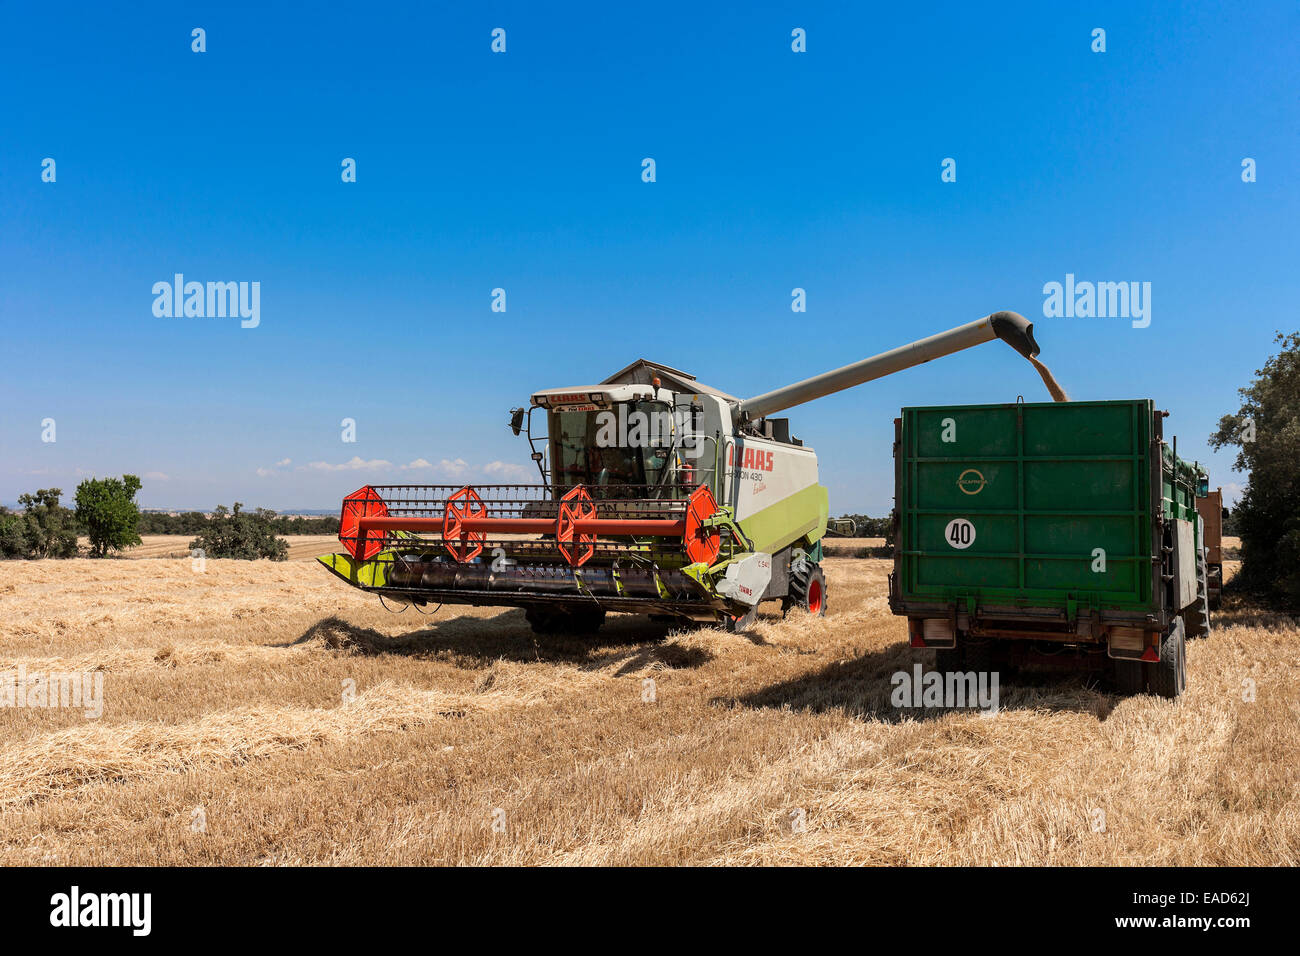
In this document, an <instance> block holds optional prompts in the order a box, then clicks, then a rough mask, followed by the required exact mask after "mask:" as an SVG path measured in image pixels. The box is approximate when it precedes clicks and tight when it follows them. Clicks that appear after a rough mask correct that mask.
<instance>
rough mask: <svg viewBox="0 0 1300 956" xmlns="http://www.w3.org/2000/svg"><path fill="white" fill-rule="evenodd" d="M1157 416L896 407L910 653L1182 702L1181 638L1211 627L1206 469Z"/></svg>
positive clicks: (901, 580) (945, 664) (900, 565)
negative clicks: (1106, 677)
mask: <svg viewBox="0 0 1300 956" xmlns="http://www.w3.org/2000/svg"><path fill="white" fill-rule="evenodd" d="M1163 416H1164V413H1162V412H1158V411H1157V410H1156V409H1155V406H1154V404H1153V403H1152V402H1151V401H1150V400H1145V399H1144V400H1134V401H1106V402H1068V403H1059V402H1056V403H1020V402H1017V403H1012V404H1002V405H959V406H940V407H928V408H905V409H903V411H902V416H901V418H899V419H898V420H896V422H895V479H896V494H895V501H896V507H895V516H894V520H895V522H896V525H895V553H894V572H893V574H892V575H891V576H890V598H889V599H890V607H891V609H892V610H893V611H894V613H895V614H899V615H904V616H906V617H907V618H908V631H909V637H910V640H911V643H912V645H913V646H914V647H927V648H934V649H935V650H936V651H937V653H938V662H939V665H940V667H941V668H942V669H960V668H963V667H970V668H972V669H976V670H982V669H988V668H989V667H991V666H992V665H993V664H994V663H995V662H998V661H1004V660H1005V661H1012V662H1015V663H1036V664H1049V665H1056V666H1061V667H1087V666H1098V665H1100V666H1104V667H1106V668H1108V669H1109V670H1111V671H1112V673H1113V674H1114V676H1115V678H1116V681H1117V683H1119V684H1120V685H1121V687H1122V688H1123V689H1124V690H1125V691H1127V692H1138V691H1141V690H1144V689H1147V688H1150V689H1151V690H1152V691H1154V692H1156V693H1159V694H1162V695H1165V696H1170V697H1173V696H1177V695H1178V694H1179V693H1181V691H1182V689H1183V687H1184V685H1185V682H1186V676H1185V674H1186V672H1185V640H1186V638H1187V637H1189V636H1196V635H1199V634H1200V633H1201V632H1202V630H1205V631H1206V632H1208V617H1207V616H1205V615H1204V613H1203V612H1204V602H1205V584H1204V578H1203V577H1202V576H1200V575H1199V574H1198V562H1197V556H1198V554H1199V551H1200V547H1201V545H1200V533H1199V530H1198V521H1197V513H1196V505H1195V502H1196V496H1197V493H1198V490H1200V489H1201V486H1203V484H1204V476H1203V475H1202V474H1201V473H1200V470H1199V468H1198V467H1197V466H1195V465H1192V464H1189V463H1187V462H1183V461H1180V460H1178V459H1177V458H1176V456H1175V454H1174V452H1173V449H1172V448H1171V447H1170V446H1169V445H1168V444H1166V443H1165V442H1164V440H1163V433H1162V432H1163V430H1162V421H1163ZM1202 617H1206V619H1205V621H1204V623H1203V622H1202ZM1189 630H1190V631H1191V632H1192V633H1190V634H1189V633H1188V631H1189Z"/></svg>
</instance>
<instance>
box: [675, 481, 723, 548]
mask: <svg viewBox="0 0 1300 956" xmlns="http://www.w3.org/2000/svg"><path fill="white" fill-rule="evenodd" d="M717 510H718V503H717V501H715V500H714V498H713V492H711V491H709V486H708V485H700V487H698V488H696V489H695V490H694V491H692V492H691V497H690V498H689V499H688V500H687V502H686V535H685V537H684V539H683V544H685V546H686V556H687V557H688V558H690V559H691V560H692V561H693V562H695V563H697V564H713V562H714V561H716V560H718V554H719V553H720V552H721V551H722V534H721V533H720V532H719V531H718V529H717V528H706V527H704V519H705V518H711V517H712V516H713V515H714V514H715V513H716V512H717Z"/></svg>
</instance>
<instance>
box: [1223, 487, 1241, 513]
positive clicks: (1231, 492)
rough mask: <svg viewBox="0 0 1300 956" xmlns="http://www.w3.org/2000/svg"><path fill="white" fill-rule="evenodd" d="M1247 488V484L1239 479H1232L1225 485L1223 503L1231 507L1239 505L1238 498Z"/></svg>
mask: <svg viewBox="0 0 1300 956" xmlns="http://www.w3.org/2000/svg"><path fill="white" fill-rule="evenodd" d="M1245 490H1246V486H1245V485H1243V484H1242V483H1241V482H1238V481H1230V482H1228V483H1227V484H1225V485H1224V486H1223V503H1224V504H1225V505H1227V506H1228V507H1229V508H1235V507H1237V499H1239V498H1240V497H1241V493H1242V492H1243V491H1245Z"/></svg>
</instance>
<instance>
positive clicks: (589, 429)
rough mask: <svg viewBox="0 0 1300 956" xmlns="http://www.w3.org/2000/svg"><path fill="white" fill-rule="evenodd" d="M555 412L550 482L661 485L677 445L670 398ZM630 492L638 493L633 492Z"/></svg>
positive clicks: (563, 484)
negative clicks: (552, 463) (674, 439)
mask: <svg viewBox="0 0 1300 956" xmlns="http://www.w3.org/2000/svg"><path fill="white" fill-rule="evenodd" d="M552 416H553V417H552V422H553V424H552V428H551V433H552V434H553V435H554V436H555V450H554V453H553V455H554V457H553V460H554V462H555V469H554V475H553V477H552V481H553V482H554V484H555V485H556V487H557V488H559V489H568V488H572V487H574V486H575V485H588V486H591V485H594V486H597V487H608V486H620V485H655V484H658V483H659V479H660V478H661V477H662V476H663V472H664V467H665V466H666V465H667V463H668V449H669V448H670V447H672V443H673V436H672V408H671V407H670V406H669V405H668V403H667V402H659V401H649V400H647V401H636V402H622V403H619V404H618V405H615V406H614V407H613V408H608V409H599V410H593V411H586V410H583V411H577V410H575V411H563V410H561V411H555V412H552ZM632 496H633V497H637V493H636V492H635V491H632Z"/></svg>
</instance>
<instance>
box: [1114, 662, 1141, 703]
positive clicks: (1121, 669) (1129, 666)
mask: <svg viewBox="0 0 1300 956" xmlns="http://www.w3.org/2000/svg"><path fill="white" fill-rule="evenodd" d="M1110 666H1111V673H1112V675H1113V676H1114V678H1115V689H1116V690H1117V691H1119V692H1120V693H1121V694H1123V695H1124V696H1125V697H1132V696H1133V695H1135V694H1140V693H1142V692H1143V691H1145V690H1146V689H1147V675H1146V669H1145V666H1144V665H1143V663H1142V662H1141V661H1130V660H1125V659H1123V658H1119V657H1116V658H1112V659H1111V662H1110Z"/></svg>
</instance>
